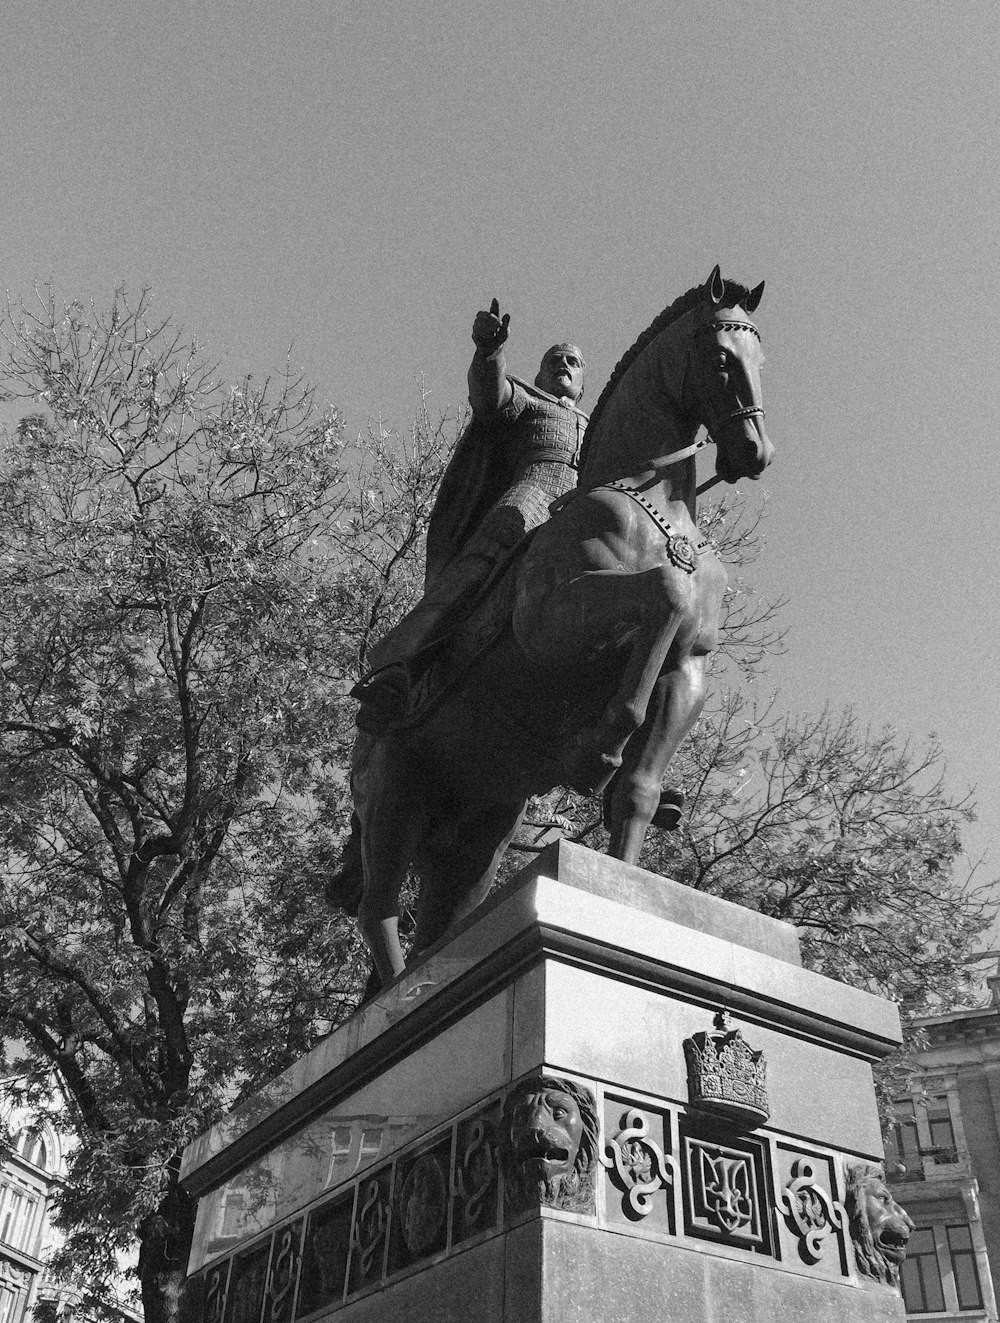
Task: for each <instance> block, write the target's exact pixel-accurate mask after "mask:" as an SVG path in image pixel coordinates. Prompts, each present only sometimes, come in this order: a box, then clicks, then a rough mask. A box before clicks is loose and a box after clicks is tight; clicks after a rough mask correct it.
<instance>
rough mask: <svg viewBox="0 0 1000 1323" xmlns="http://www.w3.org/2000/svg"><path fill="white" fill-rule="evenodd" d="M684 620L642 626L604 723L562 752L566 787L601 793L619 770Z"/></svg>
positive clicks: (677, 616) (675, 615)
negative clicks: (628, 744)
mask: <svg viewBox="0 0 1000 1323" xmlns="http://www.w3.org/2000/svg"><path fill="white" fill-rule="evenodd" d="M683 619H684V616H683V613H682V612H681V611H674V612H671V613H670V614H668V615H667V616H666V617H665V618H664V617H663V616H661V617H660V619H659V620H658V621H656V622H655V623H653V624H651V625H647V626H644V627H642V628H640V630H639V632H638V635H637V637H636V638H635V641H634V642H633V644H632V647H631V650H630V652H629V656H628V661H627V662H626V664H625V669H624V671H623V673H622V677H621V681H620V683H619V686H618V689H617V691H616V693H615V694H614V696H613V698H612V699H611V701H610V702H609V703H608V705H607V707H606V708H605V709H604V711H603V713H602V714H601V717H600V720H599V721H598V722H597V723H596V724H594V725H592V726H585V727H583V729H581V730H578V731H577V732H576V734H575V735H574V736H573V737H572V738H571V739H570V740H569V741H568V743H567V745H566V746H565V748H564V749H563V752H562V763H563V767H564V769H565V771H566V774H567V776H568V780H567V784H568V785H570V786H572V788H573V789H574V790H578V791H580V792H581V793H582V794H600V793H601V792H602V791H603V790H604V789H605V787H606V786H607V785H608V783H609V781H610V780H611V778H612V777H613V776H614V775H615V773H616V772H617V770H618V768H619V767H620V766H621V764H622V755H623V753H624V750H625V746H626V744H627V743H628V741H629V739H630V737H631V736H632V735H634V734H635V732H636V731H637V730H639V729H640V727H641V726H642V725H643V723H644V722H645V720H646V712H647V709H648V707H649V701H650V698H651V696H652V693H653V687H654V685H655V684H656V681H657V679H658V678H659V675H660V671H661V669H662V668H663V664H664V662H665V661H666V658H667V655H668V653H669V652H670V648H671V645H672V644H673V641H674V638H675V636H676V634H677V631H678V629H679V628H680V626H681V624H682V622H683Z"/></svg>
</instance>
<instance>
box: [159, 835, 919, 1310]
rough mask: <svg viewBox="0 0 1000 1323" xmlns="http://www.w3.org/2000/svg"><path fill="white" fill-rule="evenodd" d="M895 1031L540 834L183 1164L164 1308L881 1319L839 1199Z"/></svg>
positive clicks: (873, 1144) (752, 918) (866, 1010)
mask: <svg viewBox="0 0 1000 1323" xmlns="http://www.w3.org/2000/svg"><path fill="white" fill-rule="evenodd" d="M720 1011H726V1012H728V1016H729V1019H728V1022H726V1021H723V1020H721V1019H718V1018H717V1017H718V1015H719V1012H720ZM898 1041H899V1022H898V1017H897V1014H896V1009H895V1007H894V1006H893V1005H891V1004H890V1003H887V1002H885V1001H882V1000H880V999H878V998H876V997H873V996H870V995H868V994H866V993H863V992H859V991H857V990H855V989H852V988H848V987H846V986H844V985H842V984H839V983H835V982H833V981H831V980H829V979H825V978H821V977H819V976H818V975H816V974H813V973H810V972H809V971H807V970H804V969H802V968H801V965H800V963H799V953H798V943H797V939H796V935H795V932H794V930H793V929H791V928H790V927H788V926H787V925H784V924H781V923H777V922H775V921H773V920H769V919H765V918H763V917H762V916H760V915H758V914H754V913H752V912H750V911H748V910H745V909H742V908H741V907H739V906H736V905H731V904H728V903H726V902H724V901H720V900H717V899H715V898H713V897H710V896H704V895H701V894H700V893H698V892H695V891H692V890H690V889H688V888H685V887H682V886H679V885H677V884H676V883H672V882H669V881H666V880H665V879H663V878H660V877H655V876H653V875H652V874H649V873H646V872H643V871H642V870H640V869H637V868H631V867H628V866H626V865H624V864H621V863H619V862H617V861H616V860H612V859H608V858H607V857H605V856H602V855H596V854H594V853H593V852H591V851H589V850H586V849H584V848H582V847H580V846H573V845H569V844H567V843H565V842H562V843H560V844H558V845H557V846H553V847H551V848H550V850H548V851H546V852H545V854H543V855H542V856H540V859H539V862H538V864H537V865H536V866H535V867H534V868H532V869H529V870H526V871H525V873H524V874H523V875H522V876H521V877H520V878H518V879H516V880H515V882H514V883H513V884H512V885H511V886H509V887H508V888H507V889H506V890H505V891H504V892H503V893H502V894H501V895H500V896H498V897H497V898H496V899H495V900H494V901H493V902H491V903H490V904H489V905H488V906H486V907H484V908H483V910H481V911H479V913H478V914H477V915H476V916H475V917H474V918H473V919H472V920H471V921H469V922H468V923H467V924H466V925H465V926H464V928H462V929H461V930H460V931H459V932H458V933H457V934H456V935H455V936H454V937H453V938H452V939H451V940H449V941H448V942H446V943H444V944H442V945H441V946H440V947H438V948H436V949H435V950H434V951H433V952H431V954H430V955H429V956H428V958H427V959H426V960H425V961H424V962H423V963H422V964H420V965H419V966H418V967H416V968H414V969H413V970H410V971H408V972H407V973H406V974H405V975H404V976H403V977H402V978H401V979H400V980H399V981H398V982H397V983H396V984H394V985H393V986H392V987H391V988H390V989H388V990H387V991H386V992H385V993H383V994H382V995H381V996H379V997H378V998H377V999H376V1000H375V1001H373V1002H371V1003H370V1004H369V1005H368V1006H366V1007H365V1008H364V1009H363V1010H361V1011H360V1012H358V1014H356V1015H355V1016H354V1017H353V1018H352V1019H351V1020H350V1021H349V1022H348V1023H347V1024H346V1025H344V1026H343V1027H342V1028H341V1029H339V1030H338V1031H337V1032H336V1033H334V1034H332V1035H331V1036H330V1038H329V1039H327V1040H326V1041H325V1042H323V1043H322V1044H320V1046H319V1047H317V1048H316V1049H315V1050H314V1051H313V1052H311V1053H310V1054H309V1055H308V1056H307V1057H305V1058H303V1059H302V1060H301V1061H300V1062H298V1063H297V1065H295V1066H294V1067H292V1068H291V1069H290V1070H289V1071H287V1072H286V1073H285V1075H283V1076H281V1077H280V1078H279V1079H277V1080H276V1081H274V1083H273V1084H272V1085H271V1086H270V1087H269V1088H268V1089H266V1090H264V1091H263V1092H262V1093H261V1094H259V1095H258V1096H257V1097H256V1098H254V1099H253V1100H252V1101H251V1102H250V1103H249V1104H247V1105H246V1106H244V1107H243V1108H241V1109H239V1110H238V1111H237V1112H234V1113H233V1114H232V1115H231V1116H229V1117H227V1118H226V1119H225V1120H224V1121H223V1122H221V1123H220V1124H219V1125H218V1126H216V1127H215V1128H214V1129H213V1130H211V1131H210V1132H209V1133H208V1134H206V1135H204V1136H202V1137H201V1138H200V1139H199V1140H197V1141H196V1142H195V1143H193V1144H192V1145H191V1146H190V1148H189V1149H188V1150H187V1152H186V1154H185V1159H184V1168H183V1179H184V1181H185V1183H186V1185H187V1186H188V1188H189V1189H190V1190H192V1191H193V1192H194V1193H196V1194H197V1195H198V1196H199V1207H198V1227H197V1233H196V1238H195V1244H194V1248H193V1252H192V1257H191V1264H190V1274H191V1276H190V1278H189V1285H188V1291H187V1294H186V1310H187V1311H188V1313H189V1316H190V1317H192V1318H198V1319H200V1320H201V1323H299V1321H300V1320H306V1319H310V1320H311V1319H314V1318H315V1319H319V1318H324V1317H325V1316H326V1315H328V1314H335V1315H336V1316H337V1318H338V1320H339V1319H343V1320H344V1323H357V1321H359V1320H376V1319H377V1320H380V1321H383V1320H400V1321H401V1323H402V1321H404V1320H405V1323H535V1321H536V1320H537V1321H538V1323H543V1321H544V1323H550V1321H551V1323H555V1321H556V1320H559V1323H565V1321H567V1320H574V1321H577V1320H578V1321H579V1323H597V1321H598V1320H599V1321H600V1323H617V1321H619V1320H620V1323H646V1321H647V1320H649V1323H652V1321H653V1320H656V1321H657V1323H702V1321H704V1323H708V1321H709V1320H711V1321H713V1323H715V1321H716V1320H719V1321H722V1320H724V1321H725V1323H774V1320H778V1319H781V1320H785V1319H787V1320H800V1319H808V1320H810V1323H821V1321H823V1320H830V1321H831V1323H833V1321H834V1320H837V1321H838V1323H840V1321H841V1320H858V1323H861V1320H865V1321H866V1323H871V1321H872V1320H878V1321H881V1320H890V1319H902V1318H903V1317H904V1315H903V1309H902V1304H901V1301H900V1299H899V1296H898V1293H897V1292H896V1291H895V1289H893V1288H892V1287H891V1286H888V1285H884V1284H882V1283H881V1282H880V1281H877V1280H875V1279H873V1278H872V1277H870V1276H868V1275H866V1272H867V1271H870V1269H866V1268H865V1264H864V1262H863V1261H862V1259H859V1258H857V1257H856V1255H855V1252H854V1246H853V1242H852V1234H851V1228H850V1226H849V1220H848V1218H847V1216H846V1214H845V1210H844V1203H845V1199H847V1198H848V1195H847V1180H848V1172H849V1170H850V1168H851V1166H852V1164H858V1163H865V1162H871V1163H877V1162H878V1161H879V1160H880V1158H881V1155H882V1146H881V1140H880V1136H879V1127H878V1120H877V1116H876V1111H875V1099H874V1093H873V1089H872V1080H871V1062H872V1061H873V1060H876V1059H878V1058H879V1057H881V1056H884V1055H885V1054H886V1053H888V1052H889V1051H890V1050H891V1049H892V1048H893V1047H894V1046H895V1045H896V1044H897V1043H898Z"/></svg>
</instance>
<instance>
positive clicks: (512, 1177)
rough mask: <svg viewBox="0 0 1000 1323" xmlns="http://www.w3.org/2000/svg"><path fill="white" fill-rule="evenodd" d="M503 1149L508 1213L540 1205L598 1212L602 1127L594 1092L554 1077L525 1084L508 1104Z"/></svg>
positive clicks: (504, 1112)
mask: <svg viewBox="0 0 1000 1323" xmlns="http://www.w3.org/2000/svg"><path fill="white" fill-rule="evenodd" d="M501 1144H502V1154H503V1172H504V1178H505V1183H506V1203H507V1207H508V1211H513V1212H517V1211H520V1210H521V1209H524V1208H527V1207H529V1206H530V1205H532V1204H536V1203H538V1204H544V1205H546V1207H549V1208H562V1209H565V1210H568V1211H570V1212H576V1213H592V1212H594V1210H595V1202H594V1183H595V1179H596V1172H595V1168H596V1164H597V1153H598V1121H597V1109H596V1107H595V1105H594V1098H593V1095H592V1094H591V1092H590V1090H589V1089H586V1088H584V1087H583V1086H582V1085H580V1084H575V1083H573V1081H572V1080H564V1079H558V1078H556V1077H554V1076H550V1075H541V1076H535V1077H534V1078H532V1079H525V1080H522V1081H521V1082H520V1084H517V1085H515V1086H514V1088H513V1089H511V1091H510V1093H509V1094H508V1095H507V1098H506V1100H505V1102H504V1107H503V1125H502V1135H501Z"/></svg>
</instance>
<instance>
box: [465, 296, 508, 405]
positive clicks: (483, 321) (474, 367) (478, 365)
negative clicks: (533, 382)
mask: <svg viewBox="0 0 1000 1323" xmlns="http://www.w3.org/2000/svg"><path fill="white" fill-rule="evenodd" d="M509 322H510V313H509V312H505V313H504V315H503V317H502V318H501V316H500V304H499V303H498V302H497V300H496V299H494V300H493V302H492V303H491V304H490V309H489V312H477V313H476V320H475V322H474V323H473V325H472V338H473V340H474V341H475V344H476V352H475V353H474V354H473V356H472V362H471V363H470V364H469V403H470V404H471V405H472V412H473V413H475V414H478V415H480V417H484V416H487V415H489V414H493V413H496V412H497V410H498V409H502V408H503V406H504V405H505V404H507V403H508V402H509V401H510V398H511V396H512V395H513V393H514V388H513V387H512V386H511V384H510V382H509V381H508V380H507V364H506V361H505V359H504V353H503V346H504V341H505V340H506V339H507V326H508V323H509Z"/></svg>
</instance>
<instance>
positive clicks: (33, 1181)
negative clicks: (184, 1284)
mask: <svg viewBox="0 0 1000 1323" xmlns="http://www.w3.org/2000/svg"><path fill="white" fill-rule="evenodd" d="M3 1083H4V1082H3V1080H2V1079H0V1111H2V1114H3V1121H4V1124H5V1127H6V1130H7V1132H8V1134H9V1135H10V1136H11V1137H12V1139H13V1144H12V1148H11V1151H10V1153H9V1154H8V1156H7V1157H6V1158H5V1159H4V1160H3V1161H0V1323H33V1321H34V1320H45V1323H56V1320H58V1321H59V1323H93V1315H94V1310H93V1306H92V1304H89V1303H88V1304H87V1305H85V1304H84V1303H83V1297H82V1295H81V1292H80V1291H78V1290H77V1289H76V1288H75V1287H74V1286H73V1285H72V1284H71V1283H68V1282H66V1281H63V1280H58V1279H56V1278H54V1277H53V1276H51V1275H50V1274H49V1273H48V1271H47V1269H46V1264H47V1262H48V1259H49V1256H50V1255H51V1253H52V1251H53V1250H55V1249H56V1248H57V1246H58V1244H59V1233H58V1232H57V1231H56V1230H55V1229H54V1228H53V1226H52V1207H53V1203H54V1199H55V1195H56V1193H57V1191H58V1190H59V1187H60V1185H61V1184H62V1182H63V1180H64V1179H65V1175H66V1155H65V1141H64V1139H63V1138H62V1136H61V1135H60V1134H59V1132H58V1131H57V1130H56V1129H55V1128H54V1127H53V1126H52V1125H50V1124H48V1123H47V1122H43V1123H39V1122H38V1121H37V1120H33V1119H32V1118H30V1117H29V1116H28V1115H27V1114H22V1113H21V1112H19V1110H18V1109H17V1108H16V1107H13V1106H10V1105H9V1103H8V1102H7V1101H6V1100H5V1098H4V1097H3V1092H2V1091H3ZM101 1303H102V1308H101V1311H100V1313H101V1316H102V1318H104V1319H107V1318H109V1317H111V1318H115V1317H117V1319H118V1320H119V1321H120V1323H137V1320H138V1318H139V1314H138V1313H137V1311H136V1309H135V1308H134V1307H133V1304H132V1302H129V1301H125V1300H118V1299H106V1300H103V1301H102V1302H101Z"/></svg>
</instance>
